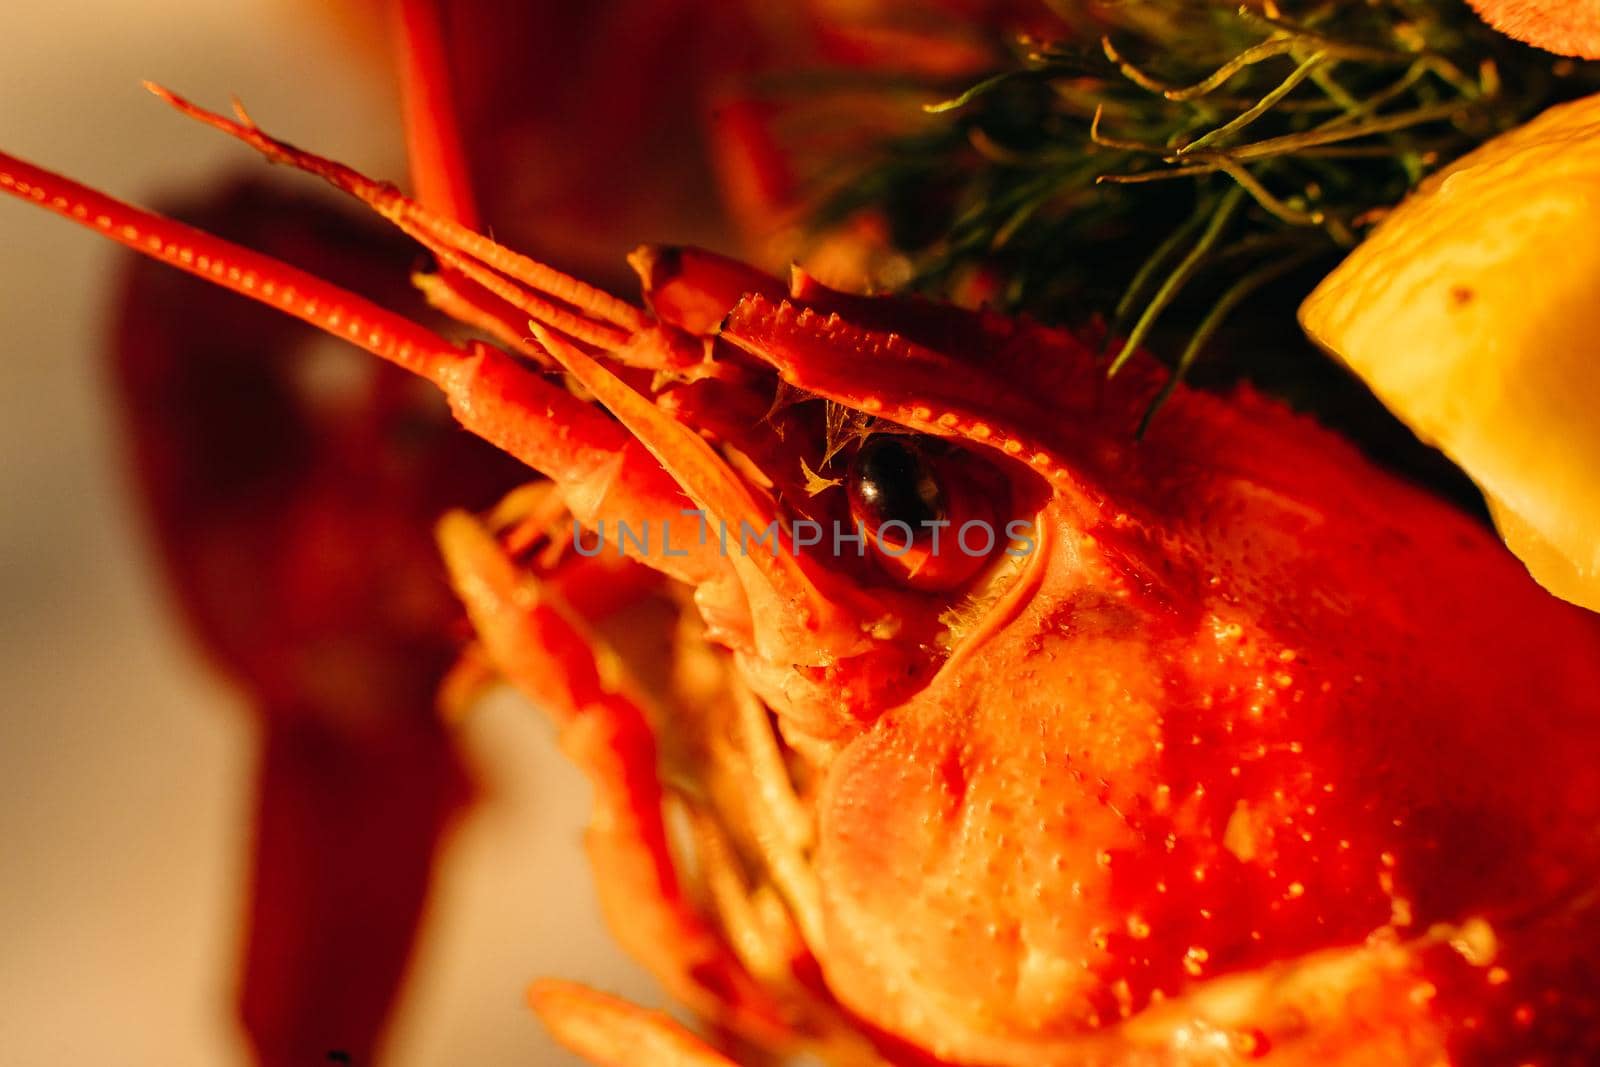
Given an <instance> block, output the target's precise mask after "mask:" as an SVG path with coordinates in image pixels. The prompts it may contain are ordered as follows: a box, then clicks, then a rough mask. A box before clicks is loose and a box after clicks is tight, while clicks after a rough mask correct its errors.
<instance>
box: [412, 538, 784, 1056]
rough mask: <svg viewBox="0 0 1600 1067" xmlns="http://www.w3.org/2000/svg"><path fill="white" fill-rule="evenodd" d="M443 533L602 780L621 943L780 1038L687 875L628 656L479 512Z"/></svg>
mask: <svg viewBox="0 0 1600 1067" xmlns="http://www.w3.org/2000/svg"><path fill="white" fill-rule="evenodd" d="M438 534H439V543H440V546H441V548H442V550H443V552H444V556H445V563H446V566H447V567H448V568H449V570H450V574H451V581H452V584H453V585H454V586H455V588H456V592H457V593H458V595H459V596H460V597H461V599H462V601H463V602H464V603H465V604H466V607H467V612H468V614H469V615H470V616H471V617H472V622H473V626H474V629H476V630H477V632H478V634H479V635H480V638H481V640H482V642H483V646H484V649H485V651H486V652H487V654H488V657H489V659H490V660H491V661H492V662H493V663H494V664H495V666H496V667H498V668H499V669H500V671H501V672H502V673H504V674H505V676H506V677H507V679H509V680H510V681H511V682H512V684H514V685H515V686H517V688H519V689H520V690H522V691H523V692H524V693H525V694H527V695H528V696H529V697H530V698H531V699H532V700H534V701H535V702H536V703H538V704H539V705H540V706H541V707H543V708H544V709H545V710H546V711H547V712H548V713H549V714H550V716H551V718H552V719H554V720H555V723H556V726H557V728H558V729H559V731H560V737H561V745H562V748H563V749H564V750H565V751H566V753H567V756H568V757H569V758H570V759H571V760H572V761H573V762H574V763H575V764H576V765H577V766H578V767H579V768H581V769H582V770H583V771H584V773H585V774H586V775H587V776H588V777H589V779H590V781H591V782H592V783H593V785H594V812H593V815H592V817H591V819H590V823H589V829H588V833H587V837H586V840H585V845H586V848H587V850H588V853H589V860H590V864H591V865H592V867H593V868H594V869H595V871H596V873H597V879H596V881H597V883H598V887H599V890H600V897H601V901H600V902H601V908H602V910H603V911H604V913H605V915H606V920H607V923H608V924H609V925H610V926H611V928H612V930H613V932H614V934H615V935H616V937H617V939H618V941H620V942H621V943H622V944H623V946H624V947H625V948H626V949H627V950H628V951H629V952H630V953H631V954H632V955H633V956H634V957H635V958H637V959H638V960H640V961H641V962H642V963H643V964H644V965H645V966H646V967H647V968H649V969H650V970H651V972H652V973H654V974H655V975H656V977H657V978H658V979H659V980H660V981H661V982H662V984H663V985H665V986H666V987H667V989H668V991H669V992H670V993H672V994H673V995H674V996H675V997H678V998H679V999H682V1000H683V1001H685V1002H686V1003H688V1004H690V1005H691V1006H693V1007H694V1008H695V1009H696V1010H698V1011H700V1012H702V1013H703V1014H705V1015H707V1016H708V1017H710V1018H713V1019H715V1020H717V1021H718V1022H719V1023H722V1024H724V1025H727V1026H729V1027H730V1028H731V1029H733V1030H734V1031H736V1032H739V1033H743V1034H760V1035H763V1036H764V1037H765V1038H766V1039H768V1040H772V1039H773V1038H774V1037H775V1036H777V1037H778V1038H779V1039H780V1040H781V1027H779V1026H778V1024H777V1023H776V1018H775V1016H776V1013H775V1011H774V1009H773V1007H772V1005H771V1003H770V999H769V998H768V997H767V995H766V994H765V993H764V992H762V990H761V989H760V987H759V986H758V985H757V984H756V983H755V982H754V980H753V979H751V977H750V976H749V974H748V972H746V971H745V970H744V968H743V967H742V966H741V965H740V964H739V963H738V961H737V959H736V958H735V957H734V955H733V953H732V952H731V951H730V950H729V948H728V946H727V944H726V943H725V942H724V940H723V939H722V937H721V936H720V934H719V933H718V932H717V931H716V930H715V929H714V928H713V927H712V926H711V925H710V924H709V923H708V922H707V921H706V920H705V919H704V917H703V916H702V915H701V914H700V913H699V911H698V910H697V909H696V907H695V905H694V904H693V902H692V901H691V900H690V899H689V898H688V896H687V894H686V893H685V892H684V888H683V886H682V884H681V883H680V881H679V879H678V875H677V871H676V869H675V867H674V865H673V860H672V854H671V848H670V845H669V844H668V840H667V830H666V824H665V821H664V818H663V812H662V803H663V800H664V799H665V797H664V790H663V788H662V785H661V781H660V779H659V777H658V775H657V770H656V744H655V737H654V735H653V734H652V733H651V731H650V727H649V723H648V720H647V718H646V716H645V714H644V712H643V710H642V708H641V707H640V705H639V703H638V701H637V700H636V699H635V697H634V696H633V695H632V694H631V693H630V692H629V686H628V683H627V679H626V678H625V677H624V671H623V669H622V666H621V664H620V662H619V661H618V660H617V659H616V657H615V656H614V655H611V654H609V653H607V652H605V651H604V650H603V649H599V648H598V646H597V643H596V641H595V639H594V638H593V637H592V636H591V635H590V634H588V633H587V632H585V629H584V627H583V625H582V623H581V622H579V621H578V620H577V619H576V618H575V617H574V616H573V615H572V614H571V613H570V610H569V609H567V608H565V607H564V606H563V605H561V604H560V603H559V602H557V600H556V599H555V598H554V597H552V596H551V595H550V594H549V592H548V591H547V590H542V589H541V588H539V587H538V586H537V585H535V583H534V582H532V581H531V580H529V578H528V577H527V575H526V574H525V573H523V572H521V571H519V570H518V569H517V567H516V565H515V564H514V563H513V562H512V561H511V559H509V558H508V557H507V556H506V554H505V553H504V552H503V551H502V550H501V547H500V545H499V543H498V542H497V541H496V540H495V539H494V537H493V536H492V535H491V534H490V533H489V532H488V531H487V530H486V529H485V528H484V527H482V526H481V525H479V523H478V522H477V521H476V520H474V519H473V518H471V517H470V516H468V515H466V514H465V513H462V512H453V513H451V514H449V515H447V516H445V518H444V519H443V520H441V522H440V524H439V531H438ZM685 1062H688V1061H685Z"/></svg>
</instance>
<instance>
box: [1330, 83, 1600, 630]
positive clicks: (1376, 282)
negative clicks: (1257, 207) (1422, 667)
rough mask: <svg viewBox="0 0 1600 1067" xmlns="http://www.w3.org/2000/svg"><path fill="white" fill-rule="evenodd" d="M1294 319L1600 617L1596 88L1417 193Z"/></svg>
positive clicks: (1558, 589) (1556, 581) (1559, 590)
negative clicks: (1467, 479)
mask: <svg viewBox="0 0 1600 1067" xmlns="http://www.w3.org/2000/svg"><path fill="white" fill-rule="evenodd" d="M1300 322H1301V325H1302V326H1303V327H1304V328H1305V330H1306V332H1307V333H1308V334H1310V335H1311V337H1312V339H1313V340H1315V341H1316V342H1317V343H1318V344H1320V345H1321V346H1322V347H1324V348H1326V349H1327V350H1328V351H1330V352H1332V353H1333V354H1334V355H1335V356H1337V357H1338V358H1339V359H1341V360H1343V361H1344V362H1345V363H1346V364H1347V365H1348V366H1349V367H1350V368H1351V369H1352V370H1353V371H1355V373H1356V374H1358V375H1359V376H1360V377H1361V378H1362V379H1364V380H1365V381H1366V383H1367V384H1368V386H1369V387H1370V388H1371V389H1372V390H1373V392H1375V393H1376V394H1377V395H1378V397H1379V398H1380V399H1381V400H1382V401H1383V402H1384V403H1385V404H1386V405H1387V406H1388V407H1389V409H1390V410H1391V411H1393V412H1394V413H1395V414H1396V415H1397V416H1399V417H1400V419H1401V420H1403V421H1404V422H1405V423H1406V424H1407V425H1408V426H1410V427H1411V429H1412V430H1413V431H1414V432H1415V433H1416V434H1417V435H1418V436H1419V437H1421V438H1422V439H1423V440H1425V441H1427V442H1429V443H1431V444H1433V445H1435V446H1437V447H1438V448H1439V449H1440V450H1441V451H1443V452H1444V453H1445V454H1446V455H1448V456H1449V457H1450V458H1451V459H1453V460H1455V462H1456V463H1457V464H1459V465H1460V466H1461V467H1462V469H1463V470H1465V471H1466V472H1467V473H1468V474H1469V475H1471V477H1472V478H1473V479H1474V480H1475V481H1476V482H1477V483H1478V486H1479V488H1480V489H1482V490H1483V493H1484V495H1485V497H1486V498H1487V499H1488V501H1489V506H1490V509H1491V511H1492V513H1493V515H1494V518H1495V522H1496V525H1497V526H1498V528H1499V530H1500V535H1501V537H1502V538H1504V540H1505V542H1506V544H1507V545H1508V546H1509V547H1510V548H1511V550H1512V551H1513V552H1515V553H1516V554H1517V556H1518V557H1519V558H1520V559H1521V560H1522V561H1523V563H1524V564H1526V565H1527V567H1528V570H1529V571H1530V572H1531V573H1532V574H1533V576H1534V578H1536V579H1537V580H1538V581H1539V582H1540V584H1542V585H1544V586H1545V588H1547V589H1549V590H1550V591H1551V592H1553V593H1555V594H1556V595H1557V596H1560V597H1562V598H1564V599H1566V600H1570V601H1572V602H1573V603H1576V604H1582V605H1583V606H1585V607H1587V608H1589V609H1591V610H1595V611H1600V95H1596V96H1591V97H1587V98H1585V99H1582V100H1576V101H1573V102H1570V103H1566V104H1560V105H1557V106H1556V107H1553V108H1551V109H1550V110H1548V111H1546V112H1544V113H1543V114H1542V115H1540V116H1539V117H1537V118H1535V119H1534V120H1533V121H1531V122H1529V123H1527V124H1526V125H1524V126H1521V127H1519V128H1518V129H1516V130H1513V131H1511V132H1509V133H1506V134H1503V135H1501V136H1499V137H1497V138H1495V139H1493V140H1491V141H1489V142H1487V143H1485V144H1484V145H1482V146H1481V147H1480V148H1478V149H1477V150H1475V151H1474V152H1472V153H1471V154H1469V155H1467V156H1465V157H1463V158H1462V159H1461V160H1459V161H1457V162H1456V163H1455V164H1453V165H1452V166H1450V167H1449V168H1447V169H1445V170H1444V171H1441V172H1440V173H1439V174H1437V175H1434V176H1433V177H1432V178H1430V179H1429V180H1428V181H1427V182H1425V183H1423V184H1422V185H1421V186H1419V187H1418V189H1417V190H1416V192H1414V193H1413V194H1412V195H1411V196H1410V197H1409V198H1408V199H1407V200H1406V201H1405V202H1404V203H1402V204H1401V205H1400V206H1399V207H1398V208H1396V209H1395V210H1394V212H1393V213H1392V214H1390V216H1389V217H1388V218H1387V219H1385V220H1384V221H1383V223H1382V224H1381V225H1379V226H1378V228H1377V229H1376V230H1375V231H1374V232H1373V234H1372V235H1371V236H1370V237H1369V238H1368V239H1367V240H1366V241H1365V242H1364V243H1363V244H1361V246H1360V247H1358V248H1357V249H1356V251H1355V252H1353V253H1352V254H1351V255H1350V256H1349V257H1348V258H1347V259H1346V260H1345V261H1344V262H1343V263H1342V264H1340V265H1339V267H1338V268H1336V269H1335V270H1334V271H1333V273H1332V274H1330V275H1329V276H1328V277H1327V278H1326V279H1324V281H1323V282H1322V284H1321V285H1319V286H1318V287H1317V289H1316V290H1315V291H1314V292H1313V293H1312V294H1311V296H1310V297H1308V298H1307V299H1306V301H1305V303H1304V304H1303V305H1301V308H1300Z"/></svg>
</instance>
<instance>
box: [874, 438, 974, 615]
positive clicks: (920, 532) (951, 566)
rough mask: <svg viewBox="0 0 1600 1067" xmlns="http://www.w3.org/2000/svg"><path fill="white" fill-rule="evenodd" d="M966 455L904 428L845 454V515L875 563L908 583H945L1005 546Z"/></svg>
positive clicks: (952, 585)
mask: <svg viewBox="0 0 1600 1067" xmlns="http://www.w3.org/2000/svg"><path fill="white" fill-rule="evenodd" d="M971 467H972V464H971V463H970V462H963V459H962V457H961V456H960V455H959V454H956V453H953V452H951V451H949V450H948V449H946V448H943V447H941V446H940V445H937V444H935V445H933V446H932V447H929V446H927V445H925V444H924V443H923V442H921V441H919V440H918V439H917V438H916V437H913V436H910V435H908V434H895V433H879V434H874V435H873V436H871V437H869V438H867V439H866V441H864V442H863V443H862V445H861V448H860V449H859V450H858V451H857V452H856V455H855V458H854V459H852V460H851V461H850V472H849V474H848V476H847V477H846V479H845V486H846V489H847V491H848V493H849V495H850V516H851V518H852V519H853V520H855V521H856V522H859V523H860V524H861V526H862V527H863V529H864V532H865V534H866V540H867V542H868V543H870V544H871V545H872V558H873V559H874V560H875V561H876V562H877V564H878V567H879V569H881V570H882V571H883V572H884V573H886V574H888V575H889V576H891V577H892V578H894V579H895V580H896V581H899V582H901V583H903V584H905V585H908V586H910V587H911V588H913V589H920V590H924V591H935V590H939V591H947V590H952V589H956V588H958V587H960V586H961V585H963V584H964V583H966V582H967V581H968V580H970V579H971V578H972V577H973V576H974V575H976V574H977V573H978V572H979V571H981V570H982V569H983V568H984V566H985V564H986V563H987V562H988V561H989V560H990V559H991V558H993V556H994V553H995V551H996V550H997V548H998V547H1003V542H1002V539H1001V538H999V537H998V536H997V523H996V511H995V508H994V505H993V503H992V502H991V500H990V499H989V497H991V496H993V495H994V493H993V491H992V490H991V491H988V492H986V491H985V490H984V488H983V486H982V484H981V482H980V480H979V479H976V478H975V477H974V471H973V470H971V469H970V468H971Z"/></svg>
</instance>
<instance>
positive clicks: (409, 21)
mask: <svg viewBox="0 0 1600 1067" xmlns="http://www.w3.org/2000/svg"><path fill="white" fill-rule="evenodd" d="M393 10H394V24H395V38H396V44H397V50H398V52H399V67H400V85H401V101H402V105H403V108H404V114H405V128H406V158H407V161H408V162H409V163H410V164H411V187H412V189H413V191H414V192H415V194H416V199H417V201H418V202H419V203H421V204H422V205H424V206H425V207H427V208H429V209H431V210H432V211H434V212H436V213H437V214H439V215H440V216H442V217H444V218H447V219H454V220H455V221H456V222H459V223H460V224H461V225H463V226H465V227H466V228H467V229H469V230H481V229H483V226H482V217H481V215H480V213H479V211H478V204H477V200H476V198H475V197H474V196H473V192H472V173H471V171H470V169H469V168H468V166H467V152H466V145H465V142H464V141H463V140H462V136H461V119H460V112H459V111H458V110H457V108H456V100H455V79H454V78H452V77H451V76H450V75H451V71H450V56H449V53H448V51H447V50H446V48H445V33H446V31H445V25H444V12H443V11H442V10H441V5H440V3H439V0H399V2H398V3H396V4H395V5H394V8H393Z"/></svg>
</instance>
